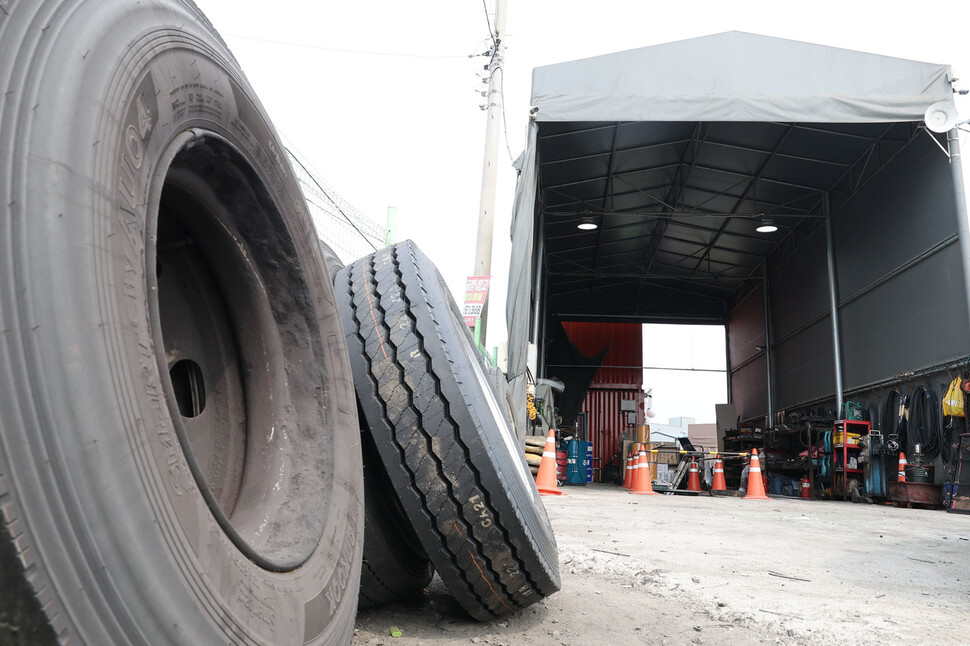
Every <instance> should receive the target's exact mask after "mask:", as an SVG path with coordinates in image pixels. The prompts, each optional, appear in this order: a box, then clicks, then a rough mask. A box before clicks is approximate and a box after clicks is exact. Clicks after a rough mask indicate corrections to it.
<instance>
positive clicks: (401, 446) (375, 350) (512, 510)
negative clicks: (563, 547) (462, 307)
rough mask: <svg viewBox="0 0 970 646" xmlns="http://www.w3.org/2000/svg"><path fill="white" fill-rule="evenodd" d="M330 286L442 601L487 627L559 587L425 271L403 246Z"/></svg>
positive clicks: (541, 525) (379, 442)
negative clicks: (450, 599)
mask: <svg viewBox="0 0 970 646" xmlns="http://www.w3.org/2000/svg"><path fill="white" fill-rule="evenodd" d="M335 289H336V293H337V299H338V307H339V310H340V312H341V318H342V322H343V326H344V332H345V334H346V335H347V346H348V349H349V352H350V363H351V366H352V368H353V373H354V383H355V387H356V390H357V396H358V401H359V403H360V408H361V419H362V422H364V423H365V425H366V430H367V431H369V434H370V437H371V438H372V439H373V445H374V448H375V449H376V451H377V453H378V454H379V457H380V460H381V461H382V462H383V465H384V467H385V469H386V473H387V476H388V478H389V481H390V483H391V485H392V486H393V488H394V490H395V491H396V493H397V497H398V500H399V501H400V504H401V507H402V508H403V510H404V512H405V513H406V517H407V518H408V519H409V521H410V524H411V526H412V527H413V529H414V532H415V533H416V535H417V537H418V538H419V540H420V542H421V545H422V546H423V547H424V551H425V552H426V554H427V556H428V557H429V558H430V560H431V562H432V563H433V564H434V567H435V569H436V570H437V572H438V574H439V576H440V577H441V579H442V580H443V582H444V583H445V584H446V585H447V587H448V589H449V591H450V592H451V594H452V595H453V596H454V597H455V599H456V600H457V601H458V602H459V603H460V604H461V606H462V607H463V608H464V609H465V610H466V611H467V612H468V614H469V615H471V616H472V617H474V618H476V619H479V620H483V621H486V620H489V619H493V618H495V617H501V616H504V615H507V614H509V613H512V612H515V611H516V610H518V609H521V608H524V607H526V606H528V605H529V604H531V603H534V602H536V601H538V600H539V599H541V598H543V597H545V596H547V595H549V594H552V593H553V592H555V591H556V590H558V589H559V569H558V552H557V549H556V543H555V538H554V536H553V533H552V529H551V527H550V525H549V521H548V518H547V517H546V514H545V509H544V507H543V505H542V503H541V501H540V499H539V497H538V492H537V490H536V488H535V485H534V483H533V482H532V479H531V476H530V473H529V470H528V467H527V465H526V463H525V460H524V458H523V455H522V449H521V447H520V446H519V445H518V443H517V442H516V440H515V438H514V434H513V432H512V430H511V428H510V427H509V423H508V419H507V417H506V415H505V412H504V410H505V406H504V401H500V399H499V397H497V396H496V393H495V391H494V389H493V387H492V386H491V384H490V380H489V377H488V373H487V368H486V366H485V365H484V364H483V362H482V359H481V355H480V354H479V353H478V351H477V350H476V349H475V347H474V344H473V341H472V339H471V336H470V334H469V332H468V329H467V327H466V326H465V325H464V322H463V320H462V316H461V313H460V312H459V311H458V308H457V306H456V304H455V303H454V300H453V299H452V298H451V295H450V293H449V292H448V290H447V288H446V286H445V284H444V281H443V280H442V278H441V276H440V274H439V273H438V271H437V269H436V268H435V266H434V264H433V263H432V262H431V261H430V260H429V259H428V258H427V257H426V256H425V255H424V254H423V253H422V252H421V251H420V250H419V249H418V248H417V246H416V245H414V244H413V243H412V242H404V243H401V244H398V245H396V246H394V247H391V248H387V249H382V250H380V251H377V252H375V253H373V254H371V255H369V256H367V257H365V258H362V259H360V260H358V261H356V262H354V263H353V264H352V265H350V266H349V267H346V268H344V269H342V270H341V271H340V272H339V273H338V274H337V277H336V279H335ZM503 399H504V398H503ZM365 558H366V555H365ZM402 565H403V564H399V566H398V567H400V566H402Z"/></svg>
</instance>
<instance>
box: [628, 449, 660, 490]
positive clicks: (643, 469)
mask: <svg viewBox="0 0 970 646" xmlns="http://www.w3.org/2000/svg"><path fill="white" fill-rule="evenodd" d="M630 493H636V494H641V495H644V496H659V495H660V494H658V493H657V492H656V491H654V490H653V485H652V484H651V483H650V465H649V464H648V463H647V452H646V451H644V450H643V449H641V450H640V456H639V458H638V460H637V470H636V475H635V476H634V478H633V489H632V490H631V491H630Z"/></svg>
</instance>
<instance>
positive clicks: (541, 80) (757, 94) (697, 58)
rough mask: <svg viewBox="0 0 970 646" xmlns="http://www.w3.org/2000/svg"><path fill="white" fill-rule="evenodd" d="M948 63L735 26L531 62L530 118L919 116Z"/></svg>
mask: <svg viewBox="0 0 970 646" xmlns="http://www.w3.org/2000/svg"><path fill="white" fill-rule="evenodd" d="M949 72H950V67H949V65H936V64H931V63H920V62H917V61H910V60H904V59H901V58H892V57H889V56H879V55H876V54H866V53H863V52H856V51H851V50H847V49H837V48H834V47H824V46H821V45H813V44H810V43H801V42H797V41H792V40H783V39H780V38H771V37H768V36H758V35H755V34H747V33H742V32H737V31H732V32H727V33H723V34H715V35H713V36H704V37H701V38H694V39H691V40H682V41H678V42H674V43H667V44H664V45H655V46H653V47H644V48H641V49H633V50H630V51H625V52H618V53H615V54H606V55H604V56H596V57H593V58H586V59H582V60H578V61H571V62H568V63H559V64H556V65H547V66H545V67H538V68H536V69H535V70H533V73H532V100H531V104H532V106H534V107H538V108H539V110H538V113H537V114H536V115H535V118H536V120H537V121H786V122H790V121H803V122H810V123H869V122H891V121H914V120H919V119H922V117H923V113H924V111H925V110H926V108H927V107H929V105H930V104H932V103H934V102H936V101H941V100H950V99H952V92H951V89H950V83H949V80H950V79H949V78H948V75H949Z"/></svg>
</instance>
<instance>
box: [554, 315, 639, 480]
mask: <svg viewBox="0 0 970 646" xmlns="http://www.w3.org/2000/svg"><path fill="white" fill-rule="evenodd" d="M563 328H564V329H565V330H566V334H567V335H568V336H569V338H570V340H571V341H572V342H573V344H574V345H575V346H576V347H577V348H578V349H579V350H580V352H582V353H583V354H585V355H586V356H595V355H597V354H599V353H600V352H602V351H603V350H604V349H605V348H606V347H609V351H608V352H607V353H606V356H605V357H604V358H603V366H604V367H603V368H600V369H599V370H598V371H597V372H596V376H595V377H594V378H593V383H592V384H591V385H590V388H589V390H588V391H587V392H586V398H585V400H584V401H583V407H582V412H583V413H586V420H587V421H586V424H587V438H586V439H587V440H588V441H590V442H592V443H593V458H594V461H593V465H594V466H595V467H597V468H600V469H601V468H602V467H604V466H606V465H607V464H608V463H609V460H610V458H611V457H613V455H614V454H615V453H616V452H617V446H618V442H619V439H620V437H621V435H623V434H626V435H627V437H628V438H635V437H636V424H643V423H644V421H643V420H644V415H643V411H644V408H643V403H644V394H643V370H642V368H641V367H642V366H643V327H642V326H641V325H639V324H634V323H563ZM626 366H629V367H626ZM624 399H628V400H633V401H634V402H635V403H634V409H635V411H636V424H633V425H630V424H628V423H627V416H626V413H625V412H622V411H621V409H620V402H621V401H622V400H624ZM597 479H599V472H597Z"/></svg>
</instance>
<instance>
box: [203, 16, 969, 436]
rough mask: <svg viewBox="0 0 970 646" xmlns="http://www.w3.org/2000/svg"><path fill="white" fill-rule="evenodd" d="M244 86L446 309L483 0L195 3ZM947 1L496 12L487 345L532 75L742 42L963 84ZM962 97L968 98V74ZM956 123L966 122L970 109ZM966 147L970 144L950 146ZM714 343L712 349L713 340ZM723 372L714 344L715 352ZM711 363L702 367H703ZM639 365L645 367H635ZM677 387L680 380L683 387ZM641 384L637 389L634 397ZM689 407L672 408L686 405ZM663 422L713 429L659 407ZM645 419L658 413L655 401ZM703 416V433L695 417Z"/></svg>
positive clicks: (471, 221)
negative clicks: (414, 261)
mask: <svg viewBox="0 0 970 646" xmlns="http://www.w3.org/2000/svg"><path fill="white" fill-rule="evenodd" d="M196 2H197V4H198V5H199V7H200V8H201V9H202V10H203V11H204V12H205V13H206V14H207V15H208V16H209V18H210V20H211V21H212V22H213V24H214V25H215V27H216V29H217V30H219V32H220V33H221V34H222V36H223V37H224V38H225V40H226V42H227V43H228V44H229V46H230V48H231V49H232V50H233V52H234V53H235V55H236V57H237V59H238V60H239V62H240V64H241V66H242V68H243V70H244V71H245V72H246V74H247V76H248V77H249V79H250V82H251V83H252V85H253V87H254V88H255V91H256V93H257V95H258V96H259V98H260V100H261V101H262V102H263V104H264V105H265V107H266V109H267V110H268V112H269V114H270V117H271V118H272V119H273V122H274V124H275V125H276V127H277V130H278V131H279V132H280V134H281V135H282V136H283V138H284V139H285V140H286V142H287V143H288V145H290V146H292V147H293V148H295V149H296V150H297V151H298V152H299V153H300V154H301V155H302V156H304V157H305V158H307V159H308V160H309V162H310V164H311V165H312V167H313V168H314V169H315V170H316V171H317V172H318V173H319V174H320V176H322V178H323V179H325V180H326V181H327V182H328V183H330V184H331V185H332V186H333V187H334V188H335V189H336V190H337V191H338V192H339V193H340V194H341V196H343V197H344V198H345V199H346V200H347V201H348V202H350V203H351V204H353V205H354V206H356V207H357V208H358V209H360V210H362V211H364V212H365V213H366V214H368V215H370V216H371V217H373V218H374V219H376V220H378V221H379V222H383V221H384V217H385V213H386V210H387V207H388V206H396V207H398V209H399V219H398V239H405V238H410V239H412V240H414V241H415V242H417V244H418V245H419V246H420V247H421V248H422V249H423V250H424V251H425V252H426V253H427V254H428V255H429V256H430V257H431V258H432V260H433V261H434V262H435V263H436V264H437V265H438V267H439V269H440V270H441V272H442V274H443V275H444V276H445V279H446V280H447V282H448V284H449V286H450V287H451V289H452V291H453V292H454V293H455V294H456V297H459V298H460V295H461V293H462V291H463V289H464V278H465V276H466V275H468V274H469V273H471V272H472V264H473V262H472V261H473V257H474V247H475V235H476V233H475V232H476V226H477V218H478V209H479V195H480V185H481V172H482V155H483V150H484V138H485V113H484V112H482V111H481V110H480V109H479V105H480V104H482V103H484V99H483V97H482V96H481V95H480V94H479V92H480V91H483V90H484V89H485V86H484V85H483V84H482V82H481V77H482V75H483V69H482V66H483V65H484V64H485V63H486V62H487V59H486V58H484V57H481V56H476V57H473V58H468V55H469V54H480V53H482V52H484V51H485V48H486V40H487V38H488V35H489V32H488V27H487V25H486V10H487V12H488V13H489V14H491V13H492V11H493V10H494V0H484V2H483V0H425V1H423V2H417V3H405V2H400V0H369V1H367V2H308V1H307V0H274V1H273V2H270V3H267V2H266V1H265V0H196ZM957 6H958V3H951V4H948V5H937V4H933V3H914V2H893V1H878V2H877V1H853V0H841V1H838V2H833V1H827V0H813V1H812V2H800V1H795V0H791V1H787V2H779V1H777V0H773V1H753V0H752V1H745V0H734V1H732V2H724V1H723V0H721V1H717V2H711V1H704V2H700V1H693V2H692V1H689V0H680V1H679V2H665V3H658V2H631V1H630V0H597V1H596V2H589V1H578V0H508V15H507V25H506V38H505V39H504V43H505V45H506V47H507V50H506V54H505V63H506V64H505V92H504V96H505V105H506V107H505V112H506V117H507V120H508V123H507V132H508V148H509V150H510V152H509V150H506V146H505V142H503V144H502V145H501V147H500V150H501V157H500V162H499V163H500V173H499V189H498V196H497V213H496V222H495V246H494V254H493V259H492V270H493V275H494V278H493V283H492V288H491V289H492V291H491V298H490V300H491V301H492V309H491V311H490V319H489V320H490V326H489V340H488V341H489V343H488V344H489V346H491V345H495V344H497V343H498V342H500V341H502V340H504V338H505V329H504V325H500V324H496V323H498V322H500V321H504V311H503V308H504V297H505V291H506V289H507V284H508V276H507V273H508V256H509V247H510V245H509V242H508V237H509V236H508V231H509V226H510V212H511V206H512V195H513V192H514V189H515V173H514V171H513V170H512V167H511V160H510V157H515V156H518V154H519V153H520V152H521V150H522V149H523V147H524V145H525V127H526V122H527V117H528V110H529V91H530V85H531V74H532V69H533V68H534V67H537V66H541V65H547V64H551V63H558V62H562V61H567V60H574V59H577V58H585V57H588V56H594V55H598V54H605V53H609V52H614V51H620V50H625V49H633V48H637V47H644V46H648V45H654V44H659V43H664V42H670V41H674V40H681V39H684V38H692V37H695V36H704V35H708V34H714V33H719V32H724V31H731V30H741V31H749V32H753V33H758V34H764V35H768V36H778V37H782V38H791V39H795V40H802V41H807V42H814V43H819V44H823V45H831V46H836V47H845V48H848V49H855V50H860V51H867V52H873V53H877V54H884V55H889V56H897V57H901V58H909V59H914V60H920V61H926V62H932V63H949V64H950V65H952V66H953V68H954V72H955V73H956V75H957V76H960V75H961V74H970V47H968V46H967V44H966V38H967V32H968V26H970V20H968V19H967V18H966V17H961V14H960V13H959V12H957V11H956V10H955V8H956V7H957ZM962 86H963V87H965V88H970V76H968V77H967V79H966V83H964V84H962ZM961 107H962V108H963V113H964V114H963V115H962V118H964V119H966V118H970V108H968V107H967V106H964V105H961ZM963 144H964V148H966V146H967V145H968V144H967V142H966V140H965V139H964V141H963ZM715 336H717V335H715ZM710 352H719V353H721V355H722V356H721V358H722V359H723V337H722V339H721V347H720V349H713V350H710ZM710 352H709V353H710ZM645 363H646V364H649V365H653V363H652V362H651V361H650V360H649V359H647V360H646V361H645ZM685 374H690V373H685ZM648 386H649V384H648ZM687 405H688V404H687V403H684V404H683V406H684V407H686V406H687ZM670 406H671V410H670V411H669V415H670V416H678V415H686V416H693V417H697V418H699V421H713V412H711V414H710V415H708V414H706V413H705V414H693V413H692V412H691V411H690V410H680V408H679V407H680V406H681V404H678V403H676V402H671V403H670ZM656 408H657V411H658V414H659V417H661V418H666V417H667V415H668V412H667V411H666V410H664V409H666V408H667V407H666V406H662V405H661V400H659V399H658V400H656ZM708 417H710V419H709V420H708V419H707V418H708Z"/></svg>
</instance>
